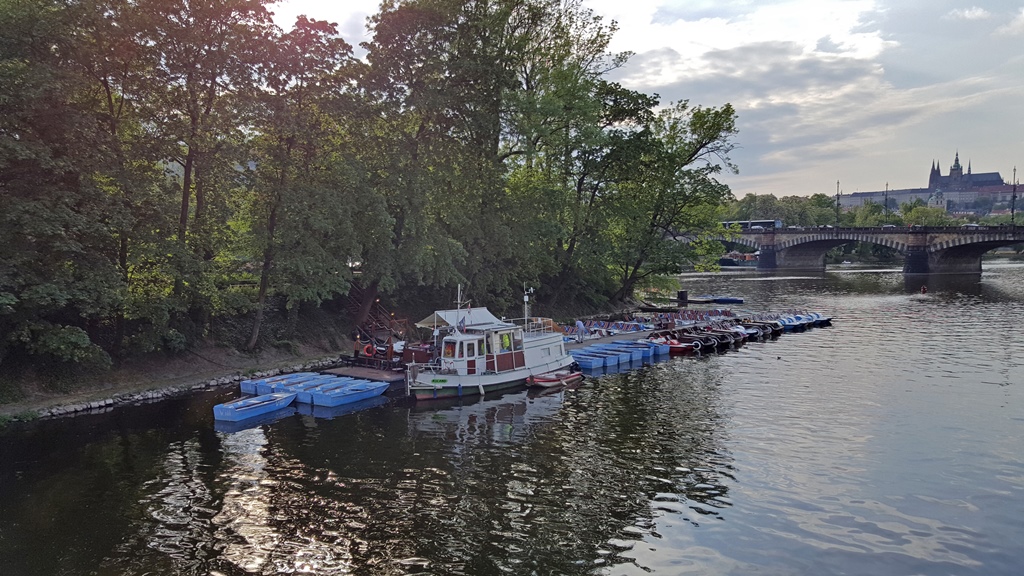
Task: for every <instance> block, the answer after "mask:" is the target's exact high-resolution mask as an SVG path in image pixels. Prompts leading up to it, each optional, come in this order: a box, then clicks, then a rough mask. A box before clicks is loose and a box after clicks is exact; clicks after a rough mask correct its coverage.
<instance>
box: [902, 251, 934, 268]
mask: <svg viewBox="0 0 1024 576" xmlns="http://www.w3.org/2000/svg"><path fill="white" fill-rule="evenodd" d="M928 272H929V270H928V250H927V249H926V248H925V247H924V246H914V247H912V248H907V252H906V255H905V256H904V260H903V273H904V274H928Z"/></svg>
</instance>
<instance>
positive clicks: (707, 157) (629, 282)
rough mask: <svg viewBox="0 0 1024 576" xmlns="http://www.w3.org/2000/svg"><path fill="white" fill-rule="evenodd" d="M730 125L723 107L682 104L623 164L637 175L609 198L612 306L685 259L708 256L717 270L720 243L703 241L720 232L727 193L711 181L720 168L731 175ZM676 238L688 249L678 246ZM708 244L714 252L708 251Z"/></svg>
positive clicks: (665, 114)
mask: <svg viewBox="0 0 1024 576" xmlns="http://www.w3.org/2000/svg"><path fill="white" fill-rule="evenodd" d="M735 120H736V115H735V112H734V111H733V108H732V106H730V105H728V104H726V105H725V106H723V107H722V108H721V109H714V108H703V107H699V106H698V107H695V108H690V107H689V104H688V103H687V102H685V101H684V102H679V103H676V104H675V105H673V106H671V107H669V108H668V109H666V110H664V111H662V112H661V113H660V114H659V115H658V117H657V119H656V120H655V121H653V122H652V125H651V130H650V132H651V139H650V143H649V146H648V147H647V150H645V153H644V154H643V155H642V156H641V158H639V159H638V160H639V161H637V162H630V163H629V165H630V169H631V171H632V172H633V173H637V177H636V178H632V179H624V180H623V182H622V183H621V184H620V185H619V186H618V193H617V194H615V195H613V197H612V199H611V205H612V207H613V210H612V212H613V214H612V215H610V216H609V218H608V220H609V222H610V223H611V226H610V227H609V230H611V231H613V233H614V236H613V238H612V239H611V241H610V244H611V246H612V256H611V262H612V263H613V265H614V266H615V270H616V276H617V280H618V290H617V292H616V293H615V296H614V297H613V299H614V300H617V301H623V300H626V299H628V298H630V297H631V296H632V294H633V290H634V288H635V287H636V286H637V284H638V282H640V281H642V280H643V279H645V278H646V277H648V276H650V275H653V274H674V273H678V272H679V271H680V270H681V266H682V264H683V263H684V262H686V261H689V262H694V261H695V262H697V264H698V266H707V261H708V260H709V259H712V258H713V259H714V260H715V262H714V263H715V264H717V257H718V256H719V255H720V253H721V244H719V243H714V242H710V236H712V235H717V234H718V233H719V231H720V230H719V229H720V226H719V221H720V220H719V217H720V211H719V209H718V207H719V206H721V205H722V204H723V203H724V202H725V201H726V200H729V199H731V198H732V194H731V192H730V191H729V188H728V187H727V186H725V185H723V184H721V183H719V182H718V181H717V180H715V178H714V175H716V174H718V173H720V172H721V169H722V165H725V166H727V167H729V168H730V169H734V168H733V166H732V164H731V163H730V161H729V156H728V154H729V152H730V151H731V150H732V147H733V145H732V143H731V141H730V139H731V137H732V135H734V134H735V133H736V128H735ZM682 235H685V236H686V237H687V240H689V242H688V243H683V242H680V241H679V240H680V236H682ZM712 245H714V246H717V247H719V250H718V251H717V252H714V251H709V250H708V249H709V248H710V247H711V246H712Z"/></svg>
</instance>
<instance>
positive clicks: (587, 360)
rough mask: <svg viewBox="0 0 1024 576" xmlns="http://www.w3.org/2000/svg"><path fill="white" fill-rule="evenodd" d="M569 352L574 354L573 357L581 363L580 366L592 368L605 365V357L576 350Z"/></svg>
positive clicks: (587, 368)
mask: <svg viewBox="0 0 1024 576" xmlns="http://www.w3.org/2000/svg"><path fill="white" fill-rule="evenodd" d="M569 354H570V355H571V356H572V359H573V360H575V361H576V363H577V364H579V365H580V368H584V369H586V370H592V369H594V368H603V367H604V358H598V357H597V356H591V355H589V354H585V353H583V352H575V351H570V352H569Z"/></svg>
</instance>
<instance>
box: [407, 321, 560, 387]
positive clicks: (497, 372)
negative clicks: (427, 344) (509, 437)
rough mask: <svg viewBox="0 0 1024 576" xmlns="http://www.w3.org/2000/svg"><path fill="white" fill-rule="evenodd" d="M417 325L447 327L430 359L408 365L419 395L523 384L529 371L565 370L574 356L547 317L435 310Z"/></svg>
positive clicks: (409, 385) (410, 378) (410, 382)
mask: <svg viewBox="0 0 1024 576" xmlns="http://www.w3.org/2000/svg"><path fill="white" fill-rule="evenodd" d="M417 326H420V327H425V328H430V327H436V328H437V329H445V330H448V334H447V335H445V336H444V337H443V338H442V340H441V341H440V342H439V343H438V344H439V351H440V355H439V356H438V357H437V358H436V359H434V360H433V361H431V362H412V363H409V364H408V365H407V370H406V382H407V384H408V390H409V393H410V394H411V395H413V396H415V397H416V398H417V399H431V398H445V397H458V396H466V395H474V394H481V395H482V394H486V393H487V392H490V391H492V390H502V389H505V388H511V387H515V386H521V385H523V384H524V383H525V382H526V378H527V377H528V376H530V375H532V374H544V373H546V372H554V371H558V370H564V369H566V368H568V367H569V366H571V365H572V363H573V362H574V360H573V357H572V356H571V355H570V354H569V353H568V352H567V351H566V349H565V343H564V342H563V340H562V330H560V329H558V326H557V324H555V323H554V322H553V321H552V320H550V319H548V318H536V317H524V318H522V319H516V320H502V319H498V318H497V317H496V316H494V315H493V314H491V313H490V312H489V311H488V310H487V309H486V308H471V309H463V308H457V309H454V310H438V311H436V312H434V314H432V315H431V316H430V317H428V318H425V319H424V320H421V321H420V322H418V323H417Z"/></svg>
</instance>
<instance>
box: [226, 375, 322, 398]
mask: <svg viewBox="0 0 1024 576" xmlns="http://www.w3.org/2000/svg"><path fill="white" fill-rule="evenodd" d="M305 376H316V372H293V373H291V374H279V375H277V376H270V377H268V378H253V379H251V380H242V381H241V382H240V383H239V385H238V386H239V388H241V390H242V394H259V392H257V391H256V387H257V386H258V385H259V384H266V383H268V382H285V381H288V380H294V379H296V378H302V377H305Z"/></svg>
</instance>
